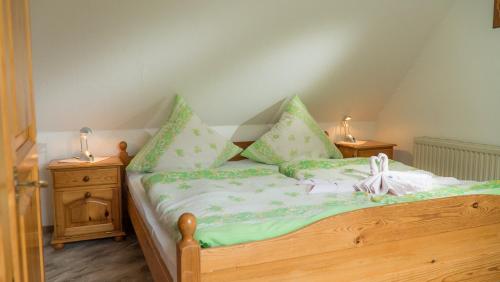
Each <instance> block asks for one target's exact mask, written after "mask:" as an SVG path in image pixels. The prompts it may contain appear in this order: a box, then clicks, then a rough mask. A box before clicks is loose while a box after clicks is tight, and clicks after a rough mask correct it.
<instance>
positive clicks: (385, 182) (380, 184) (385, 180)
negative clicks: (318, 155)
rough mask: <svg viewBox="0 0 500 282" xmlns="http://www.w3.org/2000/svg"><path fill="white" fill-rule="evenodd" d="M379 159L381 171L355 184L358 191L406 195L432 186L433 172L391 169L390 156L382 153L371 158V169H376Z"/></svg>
mask: <svg viewBox="0 0 500 282" xmlns="http://www.w3.org/2000/svg"><path fill="white" fill-rule="evenodd" d="M377 160H378V161H379V164H380V166H379V173H378V174H375V175H372V176H370V177H368V178H366V179H365V180H363V181H361V182H359V183H357V184H355V185H354V188H355V190H356V191H363V192H366V193H370V194H375V195H384V194H388V193H389V194H393V195H405V194H409V193H415V192H420V191H426V190H428V189H430V188H431V187H432V174H429V173H427V172H423V171H407V172H402V171H389V158H388V157H387V155H386V154H383V153H380V154H379V155H378V156H377V157H371V158H370V171H371V172H373V171H376V169H375V168H374V165H373V164H374V163H376V161H377Z"/></svg>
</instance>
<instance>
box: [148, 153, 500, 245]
mask: <svg viewBox="0 0 500 282" xmlns="http://www.w3.org/2000/svg"><path fill="white" fill-rule="evenodd" d="M294 167H295V166H294V165H293V164H291V166H290V165H289V166H287V167H283V168H282V173H285V174H288V175H289V176H297V174H298V175H299V176H300V175H302V176H310V177H320V176H324V177H332V178H334V179H338V180H341V179H342V180H346V181H347V180H349V181H356V180H358V181H359V180H362V179H363V178H366V177H367V176H368V173H369V159H368V158H359V159H341V160H328V159H324V160H322V159H317V160H301V161H299V162H298V163H297V164H296V167H295V168H294ZM391 168H392V169H396V168H399V169H401V170H403V171H405V170H414V168H411V167H407V166H404V165H403V164H400V163H397V162H393V163H392V164H391ZM292 172H296V173H292ZM299 178H301V177H299ZM305 178H308V177H305ZM142 182H143V185H144V190H145V192H146V194H147V197H148V199H149V200H150V202H151V204H152V205H153V206H155V212H156V213H157V215H158V219H159V221H160V223H161V224H162V226H164V227H165V229H166V230H167V232H169V234H170V236H172V238H179V237H180V234H179V232H178V230H177V227H176V226H177V220H178V218H179V216H181V215H182V214H183V213H185V212H191V213H193V214H194V215H195V216H196V220H197V227H196V233H195V238H196V240H198V242H199V243H200V245H201V247H202V248H210V247H218V246H229V245H234V244H239V243H245V242H252V241H258V240H264V239H269V238H273V237H277V236H280V235H284V234H287V233H290V232H292V231H295V230H297V229H299V228H302V227H304V226H306V225H309V224H311V223H314V222H316V221H318V220H321V219H323V218H326V217H328V216H332V215H336V214H340V213H343V212H349V211H353V210H357V209H362V208H369V207H375V206H383V205H390V204H396V203H404V202H415V201H421V200H428V199H437V198H443V197H452V196H459V195H470V194H494V195H498V194H500V182H499V181H491V182H484V183H478V182H458V183H452V184H448V183H446V184H443V185H439V186H437V187H434V188H433V189H432V190H429V191H423V192H418V193H415V194H408V195H405V196H399V197H395V196H391V195H383V196H374V197H372V196H371V195H369V194H366V193H363V192H354V189H353V191H352V192H350V193H326V194H315V193H309V188H310V187H308V186H309V185H305V184H304V183H302V182H301V181H299V180H297V179H295V178H292V177H286V176H285V175H284V174H281V173H279V172H277V171H276V170H275V169H269V168H267V167H262V166H252V167H251V168H247V167H245V166H242V167H238V168H235V167H232V168H228V167H222V168H218V169H211V170H199V171H183V172H168V171H167V172H157V173H153V174H150V175H148V176H146V177H144V178H143V179H142Z"/></svg>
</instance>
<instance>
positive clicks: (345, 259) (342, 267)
mask: <svg viewBox="0 0 500 282" xmlns="http://www.w3.org/2000/svg"><path fill="white" fill-rule="evenodd" d="M249 144H251V142H243V143H237V145H239V146H240V147H246V146H248V145H249ZM120 148H121V152H120V157H121V159H122V161H123V162H124V163H128V161H129V160H130V157H129V156H128V153H127V152H126V143H124V142H122V143H121V144H120ZM238 159H241V157H236V158H235V160H238ZM288 169H289V171H292V170H291V168H288ZM139 178H140V176H134V175H130V176H128V182H129V189H128V192H127V195H128V197H127V206H128V212H129V215H130V218H131V221H132V224H133V226H134V229H135V231H136V234H137V237H138V240H139V242H140V245H141V248H142V250H143V252H144V255H145V258H146V261H147V263H148V265H149V267H150V270H151V272H152V274H153V277H154V279H155V280H156V281H174V280H177V281H236V280H238V281H297V280H300V281H331V280H332V279H333V277H335V280H336V281H354V280H355V281H401V280H404V281H411V280H413V281H422V280H433V279H435V280H463V279H472V278H474V279H476V278H477V279H480V280H485V281H498V280H499V279H500V267H499V266H500V232H499V230H500V197H499V196H498V195H495V194H489V195H487V194H463V195H460V196H452V197H446V195H445V196H444V197H440V198H437V199H424V200H422V199H419V201H410V200H411V199H410V200H408V201H404V200H402V201H401V202H398V203H388V204H387V203H386V204H384V205H378V204H374V205H373V206H369V207H365V208H362V209H355V210H351V211H346V212H341V213H337V214H335V215H332V216H328V217H325V218H324V219H322V220H319V221H316V222H314V223H310V224H308V225H307V226H305V227H303V228H301V229H299V230H296V231H293V232H289V233H287V234H284V235H281V236H278V237H273V238H270V239H264V240H257V241H251V242H243V243H238V244H231V245H222V246H217V245H214V246H211V247H210V248H202V246H201V245H200V243H199V242H198V241H197V240H195V239H194V234H195V231H196V228H197V224H196V218H195V217H194V216H193V214H191V213H183V214H182V215H180V217H179V219H178V222H177V224H178V230H179V231H180V234H181V235H180V239H179V240H178V242H177V243H176V248H175V251H174V243H175V241H176V238H175V237H172V236H171V234H170V235H169V234H167V233H168V232H167V231H165V230H164V228H161V224H159V222H158V221H157V218H156V215H155V213H154V212H153V210H152V209H151V208H149V209H148V207H145V206H144V205H143V203H144V197H145V195H144V194H142V196H141V193H140V192H141V191H142V190H143V189H138V188H137V187H138V186H137V185H135V184H134V183H136V181H137V179H139ZM134 181H135V182H134ZM142 193H144V192H142ZM141 197H143V199H142V200H141ZM155 220H156V222H155ZM174 278H175V279H174Z"/></svg>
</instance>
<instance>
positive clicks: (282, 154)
mask: <svg viewBox="0 0 500 282" xmlns="http://www.w3.org/2000/svg"><path fill="white" fill-rule="evenodd" d="M241 155H242V156H244V157H247V158H249V159H252V160H254V161H257V162H262V163H266V164H280V163H282V162H286V161H291V160H296V159H307V158H336V159H340V158H342V153H340V151H339V150H338V149H337V147H335V145H334V144H333V142H332V141H331V140H330V139H329V138H328V136H326V134H325V133H324V132H323V130H322V129H321V128H320V127H319V125H318V124H317V123H316V121H314V119H313V118H312V117H311V115H310V114H309V112H308V111H307V108H306V106H304V104H303V103H302V102H301V101H300V99H299V97H297V96H295V97H293V98H292V99H291V100H290V101H289V102H288V103H287V104H286V105H285V107H284V111H283V114H282V115H281V118H280V120H279V121H278V123H276V124H275V125H274V126H273V127H272V128H271V130H269V131H268V132H267V133H265V134H264V135H262V136H261V137H260V138H259V139H258V140H257V141H255V142H254V143H253V144H252V145H250V146H249V147H248V148H247V149H246V150H245V151H243V153H242V154H241Z"/></svg>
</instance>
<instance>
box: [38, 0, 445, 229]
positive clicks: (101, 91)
mask: <svg viewBox="0 0 500 282" xmlns="http://www.w3.org/2000/svg"><path fill="white" fill-rule="evenodd" d="M451 3H453V0H441V1H434V0H421V1H415V0H378V1H361V0H313V1H303V0H286V1H285V0H273V1H231V0H227V1H174V0H146V1H140V3H138V1H136V0H78V1H76V0H31V14H32V43H33V72H34V74H33V75H34V84H35V93H36V108H37V122H38V130H39V135H38V139H39V142H40V147H41V158H40V162H41V163H40V164H41V168H42V174H44V175H45V176H47V175H46V174H47V172H46V170H45V169H44V168H45V167H46V164H47V162H48V161H49V160H51V159H54V158H65V157H70V156H72V155H74V154H76V153H77V151H78V135H77V132H78V130H79V128H81V127H82V126H89V127H91V128H93V129H94V130H95V131H96V134H95V135H94V136H92V139H91V146H92V147H91V148H92V149H93V150H94V152H95V153H96V154H115V153H116V143H117V142H118V141H119V140H121V139H125V140H127V141H128V142H129V143H130V145H131V150H132V151H135V150H136V149H137V148H138V147H140V145H141V144H142V143H143V142H144V141H145V140H146V138H147V134H146V133H145V130H144V129H145V128H158V127H159V126H160V125H161V124H162V122H164V121H165V120H166V118H167V117H168V114H169V110H170V107H171V102H172V98H173V95H174V94H176V93H179V94H182V95H183V96H184V97H185V98H186V100H187V101H188V102H189V104H190V105H191V106H192V107H193V109H194V111H195V112H196V113H197V114H198V115H199V116H200V117H201V118H202V119H203V120H204V121H206V122H207V123H208V124H209V125H211V126H215V128H216V130H219V131H221V133H223V134H224V135H226V136H228V137H232V139H233V140H249V139H255V138H256V137H257V136H259V135H260V134H261V133H262V132H263V131H265V129H266V128H267V125H266V124H270V123H273V122H274V121H275V120H276V112H277V109H278V108H279V105H280V103H281V101H282V100H283V99H284V98H285V97H287V96H290V95H292V94H299V95H300V97H301V98H302V99H303V101H304V102H305V104H306V105H307V106H308V108H309V109H310V111H311V113H312V115H313V116H314V117H315V118H316V119H317V120H318V121H319V122H322V124H323V125H324V127H325V128H330V127H333V128H335V127H336V125H337V123H338V121H339V120H341V118H342V117H343V116H344V115H346V114H350V115H352V116H353V117H354V120H355V122H353V123H352V129H353V131H354V132H353V133H354V134H355V135H357V137H358V138H373V136H374V135H375V120H376V118H377V114H378V112H379V111H380V109H381V108H382V107H383V105H384V102H385V100H386V99H387V98H388V97H389V96H390V95H391V94H392V93H393V92H394V90H395V89H396V86H397V85H398V83H399V81H400V80H401V79H402V78H403V77H404V74H405V73H406V72H407V70H408V69H409V68H410V66H411V65H412V62H413V61H414V59H415V57H416V56H417V55H418V54H419V52H420V49H421V48H422V46H423V44H424V43H425V41H426V39H427V38H428V35H429V33H430V32H431V30H432V28H433V27H434V26H435V25H436V24H437V23H438V22H439V21H440V20H441V19H442V17H443V16H444V15H445V14H446V12H447V11H448V9H449V7H450V6H451ZM332 130H334V131H335V129H332ZM92 142H93V143H92ZM42 198H43V205H42V209H43V224H44V225H49V224H51V211H52V204H51V190H50V189H49V190H47V191H45V192H44V193H43V195H42Z"/></svg>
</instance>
